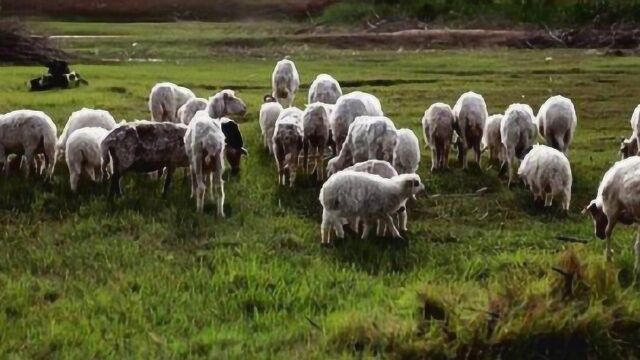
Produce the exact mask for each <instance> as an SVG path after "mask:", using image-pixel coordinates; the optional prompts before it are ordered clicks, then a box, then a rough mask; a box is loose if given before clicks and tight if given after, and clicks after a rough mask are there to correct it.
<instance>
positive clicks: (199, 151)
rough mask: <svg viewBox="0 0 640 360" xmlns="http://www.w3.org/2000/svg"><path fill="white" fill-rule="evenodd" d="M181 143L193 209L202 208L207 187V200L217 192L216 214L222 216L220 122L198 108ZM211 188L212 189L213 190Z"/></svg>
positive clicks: (199, 210) (222, 139)
mask: <svg viewBox="0 0 640 360" xmlns="http://www.w3.org/2000/svg"><path fill="white" fill-rule="evenodd" d="M184 144H185V151H186V153H187V157H188V158H189V167H190V169H191V196H194V195H195V197H196V210H197V211H198V212H203V210H204V198H205V193H206V191H207V187H209V194H210V196H211V200H212V201H213V200H214V197H216V196H217V198H218V199H217V200H218V201H217V208H218V210H217V211H218V216H220V217H224V198H225V194H224V181H223V180H222V173H223V172H224V153H225V136H224V133H223V132H222V128H221V127H220V123H219V122H218V121H216V120H214V119H212V118H211V117H210V116H209V114H208V113H207V112H206V111H198V112H196V113H195V115H194V116H193V119H192V120H191V122H190V123H189V127H188V128H187V132H186V133H185V135H184ZM214 188H215V191H214Z"/></svg>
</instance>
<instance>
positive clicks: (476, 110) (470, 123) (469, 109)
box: [453, 91, 489, 169]
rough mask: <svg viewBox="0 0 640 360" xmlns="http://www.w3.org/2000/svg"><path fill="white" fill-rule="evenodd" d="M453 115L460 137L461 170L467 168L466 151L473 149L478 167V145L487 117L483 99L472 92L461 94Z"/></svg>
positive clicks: (479, 152)
mask: <svg viewBox="0 0 640 360" xmlns="http://www.w3.org/2000/svg"><path fill="white" fill-rule="evenodd" d="M453 114H454V115H455V117H456V123H455V127H456V131H457V132H458V134H459V135H460V138H461V141H460V143H459V151H460V152H461V154H458V156H459V158H460V160H461V161H462V168H463V169H466V168H467V150H468V149H473V152H474V153H475V156H476V163H477V164H478V167H480V154H481V153H482V152H481V151H480V144H481V142H482V135H483V132H484V123H485V121H486V120H487V117H488V116H489V115H488V114H487V104H486V103H485V101H484V98H483V97H482V96H481V95H479V94H476V93H474V92H471V91H470V92H467V93H464V94H462V96H460V98H459V99H458V101H457V102H456V104H455V106H454V107H453Z"/></svg>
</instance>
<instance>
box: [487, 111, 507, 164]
mask: <svg viewBox="0 0 640 360" xmlns="http://www.w3.org/2000/svg"><path fill="white" fill-rule="evenodd" d="M503 117H504V116H503V115H502V114H496V115H491V116H489V117H488V118H487V122H486V123H485V125H484V134H483V135H482V147H483V148H484V149H488V150H489V162H491V163H493V162H496V161H497V162H498V163H499V164H501V163H502V161H503V159H502V153H503V150H502V136H501V135H500V124H501V123H502V118H503ZM484 149H483V150H484Z"/></svg>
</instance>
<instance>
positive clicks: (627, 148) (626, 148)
mask: <svg viewBox="0 0 640 360" xmlns="http://www.w3.org/2000/svg"><path fill="white" fill-rule="evenodd" d="M639 124H640V105H638V106H637V107H636V108H635V109H634V110H633V114H632V115H631V130H632V133H631V137H630V138H629V139H624V138H622V139H620V155H621V157H622V159H626V158H628V157H630V156H634V155H638V150H639V149H640V138H639V135H638V125H639Z"/></svg>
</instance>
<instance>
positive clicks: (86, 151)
mask: <svg viewBox="0 0 640 360" xmlns="http://www.w3.org/2000/svg"><path fill="white" fill-rule="evenodd" d="M108 133H109V130H106V129H104V128H101V127H84V128H82V129H78V130H76V131H74V132H73V133H72V134H71V136H69V139H68V140H67V145H66V149H65V156H66V162H67V167H68V168H69V184H70V186H71V190H72V191H74V192H75V191H76V190H77V189H78V181H79V180H80V176H81V175H82V170H83V169H84V172H85V173H86V174H88V175H89V177H90V178H91V180H93V181H94V182H99V181H101V180H102V179H103V175H109V174H110V172H109V166H108V165H107V164H103V159H102V152H101V150H100V144H101V143H102V140H104V138H105V137H106V136H107V134H108ZM103 169H105V170H107V173H106V174H103Z"/></svg>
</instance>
